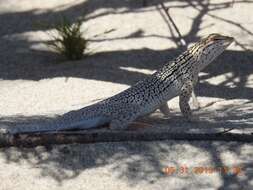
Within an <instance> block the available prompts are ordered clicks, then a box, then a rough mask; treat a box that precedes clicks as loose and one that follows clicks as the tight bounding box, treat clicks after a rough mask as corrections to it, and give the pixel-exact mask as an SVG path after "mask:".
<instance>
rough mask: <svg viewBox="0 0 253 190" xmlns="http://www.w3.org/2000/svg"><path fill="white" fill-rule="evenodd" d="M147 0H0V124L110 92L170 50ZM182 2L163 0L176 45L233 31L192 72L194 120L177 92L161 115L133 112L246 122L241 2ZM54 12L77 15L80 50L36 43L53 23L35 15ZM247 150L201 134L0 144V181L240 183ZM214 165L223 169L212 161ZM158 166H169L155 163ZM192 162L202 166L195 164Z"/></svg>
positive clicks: (248, 102) (248, 19) (209, 124)
mask: <svg viewBox="0 0 253 190" xmlns="http://www.w3.org/2000/svg"><path fill="white" fill-rule="evenodd" d="M157 2H158V1H151V0H150V1H148V5H147V6H146V7H143V6H142V3H141V1H117V0H111V1H105V0H93V1H91V0H85V1H81V0H79V1H67V0H62V1H58V0H54V1H52V0H51V1H48V0H46V1H43V2H42V1H39V0H33V1H31V0H22V1H16V0H10V1H8V2H6V1H0V24H1V26H2V27H1V28H0V35H1V38H0V41H1V44H2V45H1V46H0V57H1V61H0V89H1V91H0V100H1V103H0V125H7V126H10V127H13V126H14V127H15V126H17V125H18V123H19V122H20V121H21V122H23V121H26V120H29V119H31V118H35V119H44V117H48V116H50V117H51V116H54V115H55V114H62V113H65V112H67V111H70V110H73V109H78V108H81V107H83V106H85V105H88V104H91V103H93V102H95V101H98V100H100V99H103V98H106V97H109V96H112V95H114V94H116V93H118V92H120V91H122V90H124V89H126V88H128V87H129V86H131V85H133V84H134V83H135V82H137V81H138V80H141V79H143V78H144V77H146V76H148V75H149V74H151V73H153V72H154V71H155V70H156V69H158V68H159V67H161V66H162V65H163V64H164V63H166V62H167V61H168V60H170V59H172V58H173V57H175V56H176V55H178V54H180V52H181V51H182V48H180V47H178V40H177V34H176V32H175V30H174V29H173V28H172V26H171V24H168V23H167V22H166V20H165V19H164V18H165V17H164V13H163V12H162V10H161V9H160V7H159V6H157ZM187 2H188V1H186V2H185V1H169V2H168V3H166V5H167V6H170V7H171V9H170V13H171V16H172V17H173V19H174V20H175V23H176V24H177V26H178V28H179V30H180V32H181V33H182V36H183V37H184V39H185V41H186V42H187V44H189V45H190V44H192V43H193V42H195V41H197V40H199V39H200V38H201V37H203V36H205V35H208V34H209V33H214V32H215V33H224V34H227V35H230V36H233V37H234V38H235V39H236V42H235V43H233V44H232V45H231V46H230V47H229V48H228V50H227V51H226V52H225V53H224V54H223V55H221V56H220V57H219V58H218V59H217V60H216V61H215V62H213V63H212V64H211V65H210V66H208V67H207V68H206V69H205V70H204V71H203V72H201V73H200V82H199V84H198V86H197V87H196V94H197V96H198V100H199V102H200V105H201V109H200V110H195V112H194V113H195V114H196V115H198V116H199V117H200V119H201V121H200V122H199V123H198V124H189V123H187V122H186V121H184V120H183V117H182V116H181V114H180V111H179V108H178V98H175V99H173V100H171V101H169V105H170V108H171V116H170V117H169V118H164V117H163V116H162V115H161V114H160V112H159V111H157V112H156V113H154V114H153V115H151V116H150V117H147V118H145V119H146V120H147V121H148V122H150V123H151V124H152V125H153V126H154V127H156V128H157V130H159V129H161V128H162V129H165V128H166V129H168V130H171V131H177V132H178V131H180V132H185V131H190V132H210V133H211V132H218V131H223V130H224V129H230V128H233V130H232V131H233V132H235V133H247V134H248V133H252V132H253V130H252V126H253V102H252V100H253V74H252V71H253V65H252V60H253V53H252V51H251V50H253V38H252V37H253V32H252V31H253V17H252V16H251V15H252V13H251V12H252V9H253V3H252V2H251V1H240V2H236V1H235V3H234V4H229V1H223V0H221V1H215V0H212V1H210V2H209V1H205V2H209V4H208V3H204V2H203V3H202V4H201V3H199V4H198V1H194V2H193V4H192V5H190V4H189V3H187ZM197 4H198V5H197ZM193 5H196V6H193ZM61 15H65V16H67V17H68V18H71V20H75V19H77V18H80V19H83V20H84V23H83V25H82V27H83V30H84V31H85V36H86V37H87V38H88V39H89V50H88V51H89V52H90V53H92V55H91V56H89V57H87V58H85V59H83V60H80V61H75V62H71V61H66V60H64V59H63V58H62V57H61V56H59V55H58V54H56V53H55V52H53V51H51V50H49V49H48V47H47V46H46V45H45V44H44V42H45V41H48V40H50V39H49V36H48V35H47V32H53V28H51V27H49V26H45V25H50V24H51V23H54V22H56V21H57V20H59V18H60V17H61ZM252 152H253V145H252V144H250V143H236V142H231V143H225V142H206V141H202V142H187V141H157V142H125V143H97V144H88V145H78V144H74V145H61V146H50V147H40V146H39V147H36V148H32V149H18V148H8V149H7V148H6V149H1V150H0V180H1V184H0V189H1V190H2V189H3V190H7V189H34V188H36V189H69V188H75V189H239V188H241V189H252V187H253V169H252V163H253V159H252V156H253V155H252ZM226 166H227V167H228V169H229V172H224V171H218V169H219V168H221V167H226ZM165 167H172V168H173V167H174V168H176V172H174V173H172V174H164V172H163V170H164V168H165ZM180 167H182V168H185V167H187V168H188V170H187V172H186V171H185V170H184V172H181V173H180V171H181V170H183V169H181V170H180ZM198 167H202V169H203V167H204V168H205V169H206V170H204V171H203V172H202V173H197V172H196V171H197V169H198ZM210 168H211V169H216V170H215V171H213V172H210ZM207 169H209V170H207ZM236 169H237V170H236ZM238 169H240V170H238ZM236 171H237V172H236ZM238 171H240V172H238ZM208 172H209V173H208Z"/></svg>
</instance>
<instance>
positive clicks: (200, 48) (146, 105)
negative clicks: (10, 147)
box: [7, 33, 234, 134]
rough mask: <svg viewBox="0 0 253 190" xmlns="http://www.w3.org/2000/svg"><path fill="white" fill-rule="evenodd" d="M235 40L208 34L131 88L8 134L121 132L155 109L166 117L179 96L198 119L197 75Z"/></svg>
mask: <svg viewBox="0 0 253 190" xmlns="http://www.w3.org/2000/svg"><path fill="white" fill-rule="evenodd" d="M233 41H234V38H233V37H229V36H225V35H221V34H216V33H213V34H210V35H208V36H207V37H205V38H203V39H201V40H200V41H199V42H197V43H195V44H194V45H193V46H191V47H190V48H188V49H187V50H186V51H185V52H183V53H182V54H181V55H179V56H178V57H177V58H175V59H174V60H173V61H170V62H168V63H167V64H165V65H164V66H163V67H162V68H160V69H158V70H157V71H156V72H155V73H153V74H152V75H150V76H148V77H147V78H145V79H143V80H141V81H139V82H137V83H136V84H135V85H133V86H132V87H129V88H128V89H126V90H124V91H122V92H120V93H118V94H116V95H114V96H112V97H109V98H107V99H105V100H102V101H99V102H97V103H95V104H92V105H90V106H86V107H84V108H81V109H78V110H73V111H70V112H67V113H65V114H63V115H61V116H59V117H56V118H55V119H53V120H52V121H48V122H45V123H42V124H28V125H21V126H17V127H12V128H8V129H7V131H8V132H9V133H13V134H16V133H42V132H50V131H53V132H55V131H56V132H57V131H61V130H74V129H78V130H86V129H93V128H97V127H99V126H101V125H105V124H109V128H110V129H112V130H124V129H127V128H128V126H129V125H130V124H131V123H132V122H134V121H135V120H136V119H137V118H139V117H141V116H144V115H147V114H149V113H152V112H153V111H155V110H156V109H158V108H161V110H162V112H164V113H165V114H166V110H167V111H168V107H166V104H167V101H168V100H170V99H172V98H174V97H176V96H179V107H180V110H181V112H182V115H183V116H184V117H185V118H186V119H187V120H188V121H195V120H197V118H196V117H194V115H193V114H192V110H191V108H190V105H189V99H190V97H191V94H192V91H193V88H194V86H195V85H196V83H197V80H198V74H199V72H200V71H202V70H203V69H204V68H205V67H206V66H207V65H209V64H210V63H211V62H212V61H213V60H214V59H215V58H216V57H217V56H219V55H220V54H221V53H222V52H224V51H225V49H226V48H227V47H228V46H229V45H230V44H231V43H232V42H233Z"/></svg>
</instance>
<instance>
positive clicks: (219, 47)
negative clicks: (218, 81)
mask: <svg viewBox="0 0 253 190" xmlns="http://www.w3.org/2000/svg"><path fill="white" fill-rule="evenodd" d="M233 41H234V38H232V37H229V36H223V35H220V34H210V35H209V36H207V37H206V38H204V39H202V40H201V41H200V42H199V43H197V44H196V45H195V46H193V48H192V50H193V51H195V52H196V55H197V59H198V62H199V64H200V70H202V69H203V68H205V67H206V66H207V65H208V64H209V63H211V62H212V61H213V60H214V59H215V58H216V57H217V56H219V55H220V54H221V53H222V52H223V51H224V50H225V49H226V48H227V47H228V46H229V45H230V44H231V43H232V42H233Z"/></svg>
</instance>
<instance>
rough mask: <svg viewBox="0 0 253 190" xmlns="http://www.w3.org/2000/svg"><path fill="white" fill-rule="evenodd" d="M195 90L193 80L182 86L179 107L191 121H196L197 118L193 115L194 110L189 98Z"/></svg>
mask: <svg viewBox="0 0 253 190" xmlns="http://www.w3.org/2000/svg"><path fill="white" fill-rule="evenodd" d="M192 91H193V82H192V81H187V82H186V83H185V84H184V85H183V87H182V88H181V93H180V96H179V107H180V110H181V112H182V114H183V116H185V117H186V118H187V119H188V120H189V121H194V120H196V118H194V117H193V116H192V111H191V108H190V105H189V100H190V97H191V94H192Z"/></svg>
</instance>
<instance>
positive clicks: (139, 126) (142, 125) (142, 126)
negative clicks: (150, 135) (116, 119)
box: [128, 122, 153, 130]
mask: <svg viewBox="0 0 253 190" xmlns="http://www.w3.org/2000/svg"><path fill="white" fill-rule="evenodd" d="M149 127H153V126H152V125H150V124H147V123H143V122H132V123H130V125H129V126H128V129H129V130H142V129H145V128H149Z"/></svg>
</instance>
